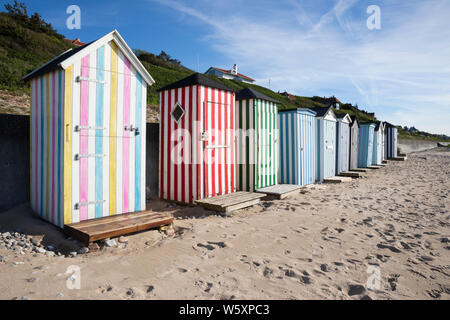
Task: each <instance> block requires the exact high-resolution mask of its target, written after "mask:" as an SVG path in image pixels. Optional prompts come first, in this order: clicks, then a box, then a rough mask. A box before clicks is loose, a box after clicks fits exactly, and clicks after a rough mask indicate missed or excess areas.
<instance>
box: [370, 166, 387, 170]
mask: <svg viewBox="0 0 450 320" xmlns="http://www.w3.org/2000/svg"><path fill="white" fill-rule="evenodd" d="M381 168H383V167H382V166H378V165H371V166H367V169H372V170H377V169H381Z"/></svg>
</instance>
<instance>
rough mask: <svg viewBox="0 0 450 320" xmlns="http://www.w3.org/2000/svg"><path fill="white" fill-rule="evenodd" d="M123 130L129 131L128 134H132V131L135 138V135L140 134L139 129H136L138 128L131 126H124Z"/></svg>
mask: <svg viewBox="0 0 450 320" xmlns="http://www.w3.org/2000/svg"><path fill="white" fill-rule="evenodd" d="M123 129H124V130H125V131H130V132H133V131H134V135H135V136H137V135H139V134H140V132H139V128H138V127H133V125H132V124H131V125H130V126H129V127H127V126H125V127H124V128H123Z"/></svg>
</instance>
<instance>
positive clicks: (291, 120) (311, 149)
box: [279, 108, 317, 186]
mask: <svg viewBox="0 0 450 320" xmlns="http://www.w3.org/2000/svg"><path fill="white" fill-rule="evenodd" d="M315 117H316V112H315V111H313V110H310V109H303V108H299V109H294V110H280V111H279V123H280V183H285V184H296V185H300V186H304V185H307V184H312V183H314V182H315V181H316V167H317V151H316V140H317V138H316V135H317V128H316V118H315Z"/></svg>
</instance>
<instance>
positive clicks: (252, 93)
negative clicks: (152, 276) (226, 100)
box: [236, 88, 281, 104]
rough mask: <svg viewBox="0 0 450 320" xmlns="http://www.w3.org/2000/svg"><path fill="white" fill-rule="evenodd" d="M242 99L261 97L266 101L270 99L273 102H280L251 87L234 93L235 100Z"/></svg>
mask: <svg viewBox="0 0 450 320" xmlns="http://www.w3.org/2000/svg"><path fill="white" fill-rule="evenodd" d="M244 99H261V100H266V101H271V102H274V103H278V104H280V103H281V102H280V101H278V100H275V99H274V98H271V97H268V96H266V95H265V94H264V93H261V92H259V91H256V90H254V89H252V88H245V89H242V90H241V91H239V92H238V93H236V100H244Z"/></svg>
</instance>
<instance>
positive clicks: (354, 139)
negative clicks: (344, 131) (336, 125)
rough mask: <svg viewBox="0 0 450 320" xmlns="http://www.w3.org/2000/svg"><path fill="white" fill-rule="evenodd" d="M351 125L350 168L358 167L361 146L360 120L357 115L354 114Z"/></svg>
mask: <svg viewBox="0 0 450 320" xmlns="http://www.w3.org/2000/svg"><path fill="white" fill-rule="evenodd" d="M351 119H352V123H351V125H350V159H349V160H350V163H349V167H350V170H352V169H357V168H358V147H359V122H358V119H357V118H356V116H352V117H351Z"/></svg>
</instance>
